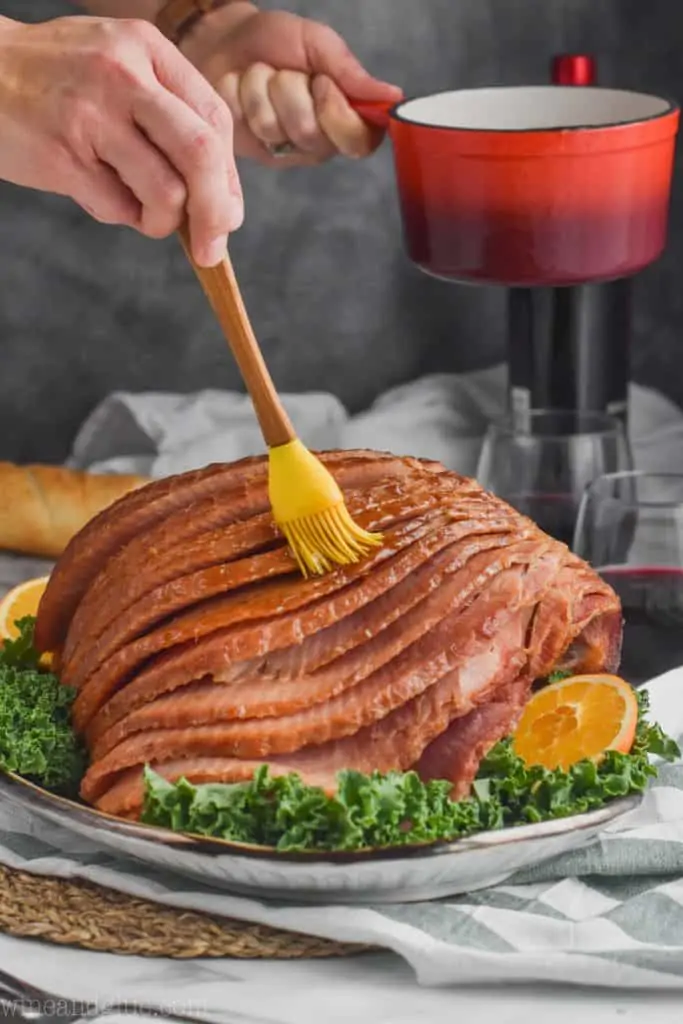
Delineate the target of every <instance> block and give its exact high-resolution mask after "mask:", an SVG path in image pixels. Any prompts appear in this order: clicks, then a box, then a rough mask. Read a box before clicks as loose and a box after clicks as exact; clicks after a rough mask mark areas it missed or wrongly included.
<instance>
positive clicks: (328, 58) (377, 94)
mask: <svg viewBox="0 0 683 1024" xmlns="http://www.w3.org/2000/svg"><path fill="white" fill-rule="evenodd" d="M304 46H305V49H306V56H307V58H308V64H309V67H310V69H311V72H312V73H314V74H322V75H327V76H328V77H329V78H331V79H332V80H333V81H334V82H336V84H337V85H338V86H339V88H340V89H341V91H342V93H343V94H345V95H347V96H350V97H351V98H352V99H357V100H386V101H387V102H388V103H392V102H396V103H397V102H398V101H399V100H400V99H401V98H402V96H403V93H402V91H401V89H399V88H398V86H395V85H391V84H389V83H388V82H380V81H379V80H378V79H377V78H373V76H372V75H371V74H370V73H369V72H368V71H366V70H365V68H364V67H363V65H362V64H361V63H360V61H359V60H358V59H357V57H355V56H354V55H353V53H351V50H349V48H348V46H347V45H346V43H345V42H344V40H343V39H342V37H341V36H340V35H338V34H337V33H336V32H335V31H334V29H332V28H330V27H329V26H328V25H322V24H320V23H319V22H316V21H308V20H306V21H305V23H304Z"/></svg>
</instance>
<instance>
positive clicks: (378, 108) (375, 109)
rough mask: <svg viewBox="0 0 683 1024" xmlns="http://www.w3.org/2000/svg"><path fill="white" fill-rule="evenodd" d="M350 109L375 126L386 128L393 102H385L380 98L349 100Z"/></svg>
mask: <svg viewBox="0 0 683 1024" xmlns="http://www.w3.org/2000/svg"><path fill="white" fill-rule="evenodd" d="M348 102H349V106H350V107H351V109H352V110H355V111H356V113H357V114H358V115H359V116H360V117H362V118H363V120H364V121H367V122H368V124H372V125H374V126H375V127H376V128H384V129H387V128H388V127H389V121H390V120H391V117H390V114H391V109H392V107H393V106H394V104H393V103H385V102H383V101H382V100H351V99H350V100H349V101H348Z"/></svg>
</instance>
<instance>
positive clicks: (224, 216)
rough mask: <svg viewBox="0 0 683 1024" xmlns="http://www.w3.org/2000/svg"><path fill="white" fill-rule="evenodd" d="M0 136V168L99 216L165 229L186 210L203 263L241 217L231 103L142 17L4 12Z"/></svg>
mask: <svg viewBox="0 0 683 1024" xmlns="http://www.w3.org/2000/svg"><path fill="white" fill-rule="evenodd" d="M0 138H1V139H2V144H1V145H0V178H3V179H5V180H6V181H11V182H14V183H15V184H19V185H25V186H27V187H29V188H35V189H40V190H42V191H46V192H55V193H58V194H60V195H64V196H69V197H70V198H71V199H73V200H74V201H75V202H76V203H78V204H79V205H80V206H82V207H83V209H85V210H87V211H88V213H90V214H91V215H92V216H93V217H94V218H95V219H96V220H99V221H102V222H103V223H106V224H124V225H128V226H129V227H132V228H135V229H137V230H138V231H140V232H141V233H142V234H144V235H147V236H148V237H150V238H162V237H165V236H167V235H169V234H171V233H172V232H173V231H175V230H176V228H178V227H179V225H180V223H181V221H182V220H183V219H184V217H185V215H187V217H188V220H189V227H190V233H191V237H192V250H193V255H194V256H195V259H196V260H197V262H198V263H200V264H201V265H203V266H213V265H215V264H216V263H218V262H219V261H220V259H221V257H222V256H223V254H224V252H225V248H226V244H227V236H228V234H229V233H230V232H231V231H234V230H235V229H236V228H238V227H239V226H240V224H241V221H242V217H243V204H242V194H241V190H240V184H239V178H238V174H237V170H236V167H235V162H234V154H233V125H232V117H231V114H230V110H229V108H228V106H227V105H226V103H225V102H224V101H223V100H222V99H221V97H220V96H219V95H218V94H217V92H216V91H215V90H214V89H213V88H212V86H211V85H210V84H209V83H208V82H207V81H206V79H205V78H204V77H203V76H202V75H201V74H200V73H199V71H197V69H196V68H194V67H193V66H192V64H191V63H190V62H189V61H188V60H187V59H186V58H185V57H183V56H182V54H180V53H179V52H178V50H177V49H176V47H175V46H173V45H172V44H171V43H170V42H168V41H167V40H166V39H164V37H163V36H162V35H161V33H160V32H159V31H157V29H155V28H154V27H153V26H151V25H150V24H148V23H147V22H143V21H123V20H113V19H112V20H109V19H102V18H91V17H90V18H87V17H84V18H79V17H74V18H59V19H56V20H54V21H49V22H44V23H41V24H37V25H24V24H19V23H16V22H12V21H10V20H9V19H5V18H2V19H0Z"/></svg>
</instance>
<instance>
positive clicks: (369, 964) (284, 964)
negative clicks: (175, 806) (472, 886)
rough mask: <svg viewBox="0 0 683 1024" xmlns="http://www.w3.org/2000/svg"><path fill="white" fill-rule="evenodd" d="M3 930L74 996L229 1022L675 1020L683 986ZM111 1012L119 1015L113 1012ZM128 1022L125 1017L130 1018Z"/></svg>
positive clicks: (38, 974)
mask: <svg viewBox="0 0 683 1024" xmlns="http://www.w3.org/2000/svg"><path fill="white" fill-rule="evenodd" d="M46 952H47V948H46V947H45V946H44V945H43V944H41V943H39V942H34V941H27V940H18V939H11V938H9V937H7V936H0V964H2V967H3V969H4V970H9V971H11V972H13V973H14V974H21V975H22V976H23V977H24V978H25V979H27V980H30V981H32V982H33V983H34V984H39V985H41V986H42V987H43V988H46V989H50V990H51V991H57V992H60V993H62V994H64V995H65V996H67V997H70V998H72V999H91V1000H92V999H97V1000H99V1001H100V1002H104V1001H108V1000H109V1001H116V1002H121V1001H124V1002H126V1003H127V1004H128V1005H131V1004H133V1005H134V1004H136V1003H137V1004H140V1003H142V1002H147V1003H149V1002H156V1003H163V1004H164V1005H166V1006H169V1007H172V1008H173V1009H174V1010H175V1011H177V1012H183V1011H184V1012H187V1013H195V1014H200V1015H202V1016H203V1015H205V1014H209V1015H210V1016H211V1018H213V1019H214V1020H216V1019H220V1020H221V1021H222V1022H224V1024H347V1022H349V1024H350V1022H359V1024H366V1022H370V1021H371V1022H372V1024H416V1022H418V1021H419V1022H424V1024H454V1022H457V1021H462V1020H466V1019H469V1018H470V1017H471V1018H472V1019H474V1020H476V1022H477V1024H536V1022H538V1024H545V1022H547V1021H549V1020H550V1021H552V1024H575V1022H576V1020H577V1018H580V1017H583V1018H584V1019H585V1020H586V1021H587V1022H589V1024H610V1022H615V1024H616V1022H619V1024H636V1022H638V1024H644V1022H647V1024H674V1022H676V1024H677V1022H678V1021H680V1019H681V1010H682V1008H683V997H682V996H681V994H680V993H678V994H675V993H672V994H663V993H653V992H647V993H638V992H633V993H627V992H624V993H621V994H616V993H614V992H600V991H593V990H591V991H587V990H581V989H570V988H557V987H554V988H550V987H546V988H543V987H539V986H534V987H523V986H520V987H510V986H501V987H500V988H493V989H492V988H488V989H486V990H484V989H478V988H470V989H452V988H448V989H446V988H444V989H424V988H420V987H419V986H418V985H417V984H416V983H415V980H414V976H413V974H412V972H411V971H410V969H409V968H408V967H406V966H405V965H404V964H403V963H402V962H401V961H400V960H399V959H398V958H397V957H394V956H392V955H391V954H369V955H364V956H359V957H354V958H352V959H344V960H323V961H289V962H288V961H253V962H249V961H246V962H244V961H237V960H200V961H182V962H178V961H163V960H145V959H143V958H139V957H115V956H112V955H111V954H103V953H85V952H82V951H76V950H70V949H62V948H58V947H50V948H49V952H48V955H46ZM108 1019H111V1018H108ZM120 1019H121V1020H123V1018H120Z"/></svg>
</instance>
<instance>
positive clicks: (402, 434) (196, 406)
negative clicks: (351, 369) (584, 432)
mask: <svg viewBox="0 0 683 1024" xmlns="http://www.w3.org/2000/svg"><path fill="white" fill-rule="evenodd" d="M506 389H507V377H506V369H505V367H504V366H496V367H493V368H491V369H488V370H480V371H477V372H476V373H470V374H462V375H457V376H456V375H449V374H435V375H432V376H429V377H423V378H421V379H420V380H416V381H413V382H412V383H410V384H405V385H403V386H401V387H398V388H394V389H393V390H391V391H388V392H387V393H386V394H385V395H383V396H382V397H381V398H379V399H378V400H377V401H376V402H375V403H374V405H373V406H372V407H371V408H370V409H368V410H367V411H366V412H363V413H359V414H358V415H356V416H349V414H348V413H347V411H346V409H345V408H344V407H343V405H342V404H341V403H340V402H339V401H338V400H337V399H336V398H334V397H333V396H332V395H329V394H322V393H320V394H318V393H311V394H305V395H284V396H283V401H284V404H285V406H286V408H287V410H288V412H289V414H290V416H291V417H292V420H293V422H294V426H295V428H296V430H297V432H298V433H299V435H300V437H301V439H302V440H303V442H304V444H306V445H308V446H309V447H311V448H315V449H318V450H325V449H328V448H375V449H378V450H386V451H392V452H394V453H395V454H397V455H415V456H422V457H424V458H431V459H436V460H438V461H439V462H443V464H444V465H445V466H447V467H448V468H449V469H454V470H456V471H457V472H459V473H464V474H466V475H468V476H472V475H474V473H475V471H476V467H477V460H478V457H479V450H480V447H481V441H482V438H483V436H484V433H485V431H486V427H487V425H488V423H489V422H490V421H491V419H493V418H494V417H497V416H500V415H501V414H502V413H503V412H504V410H505V405H506V394H507V391H506ZM629 406H630V409H629V411H630V422H631V441H632V445H633V449H634V457H635V461H636V464H637V466H638V468H642V469H649V470H651V471H657V470H663V469H666V470H668V471H669V472H676V471H678V472H683V413H682V412H681V410H680V409H678V407H677V406H675V405H673V404H672V403H671V402H669V401H668V400H667V399H666V398H664V397H663V396H662V395H660V394H659V393H657V392H655V391H651V390H649V389H647V388H643V387H640V386H638V385H632V386H631V389H630V399H629ZM263 450H264V448H263V441H262V438H261V434H260V432H259V429H258V425H257V423H256V419H255V417H254V413H253V410H252V407H251V403H250V401H249V399H248V398H247V397H245V396H244V395H240V394H237V393H235V392H221V391H211V390H209V391H202V392H199V393H198V394H195V395H170V394H163V393H144V394H127V393H123V392H120V393H115V394H112V395H110V396H109V397H108V398H106V399H105V400H104V401H103V402H102V403H101V404H100V405H99V406H98V407H97V408H96V409H95V410H94V412H93V413H92V415H91V416H90V417H89V418H88V419H87V420H86V422H85V423H84V424H83V427H82V428H81V430H80V432H79V434H78V437H77V439H76V442H75V444H74V448H73V452H72V457H71V460H70V465H72V466H75V467H78V468H82V469H90V470H93V471H99V472H137V473H141V474H143V475H147V476H154V477H162V476H168V475H171V474H173V473H181V472H184V471H185V470H189V469H195V468H198V467H200V466H204V465H206V464H207V463H209V462H230V461H232V460H233V459H239V458H242V457H244V456H245V455H255V454H258V453H260V452H262V451H263Z"/></svg>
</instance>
